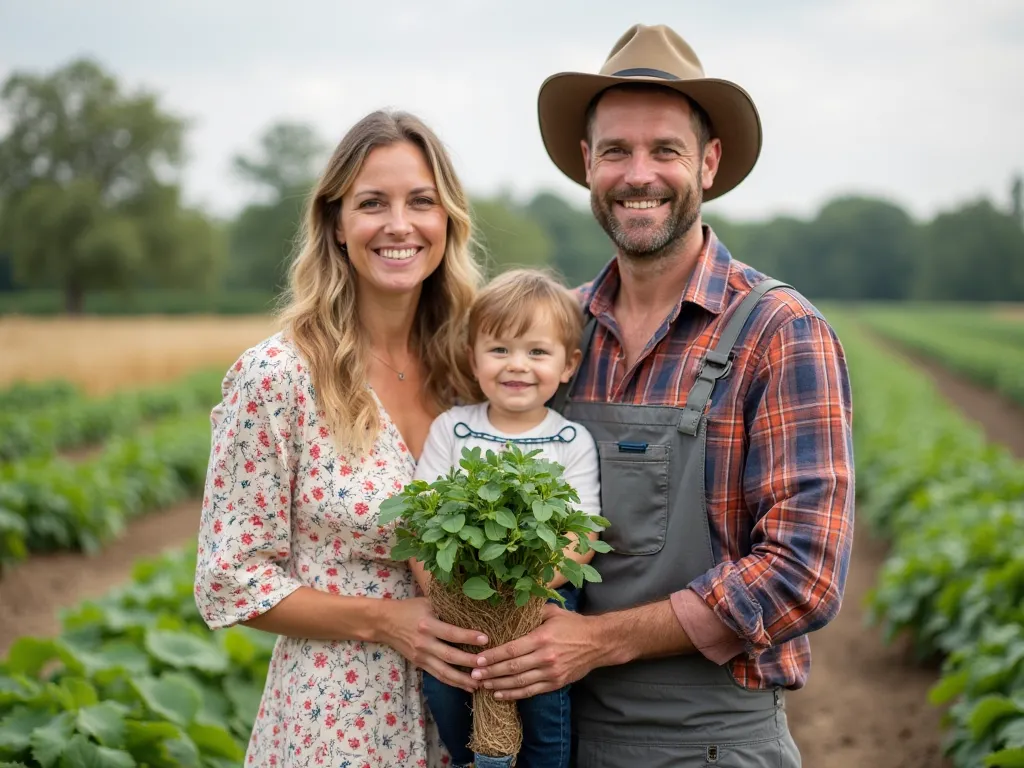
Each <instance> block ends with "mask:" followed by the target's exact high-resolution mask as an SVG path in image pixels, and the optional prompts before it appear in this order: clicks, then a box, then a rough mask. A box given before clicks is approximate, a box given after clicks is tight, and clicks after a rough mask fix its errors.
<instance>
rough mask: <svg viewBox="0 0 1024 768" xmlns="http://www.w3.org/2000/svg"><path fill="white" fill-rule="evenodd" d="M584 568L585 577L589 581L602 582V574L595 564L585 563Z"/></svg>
mask: <svg viewBox="0 0 1024 768" xmlns="http://www.w3.org/2000/svg"><path fill="white" fill-rule="evenodd" d="M582 568H583V578H585V579H586V580H587V581H593V582H597V583H600V582H601V574H600V573H599V572H598V570H597V569H596V568H595V567H594V566H592V565H589V564H587V563H584V564H583V566H582Z"/></svg>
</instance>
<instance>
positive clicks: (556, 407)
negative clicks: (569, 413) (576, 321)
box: [549, 311, 597, 413]
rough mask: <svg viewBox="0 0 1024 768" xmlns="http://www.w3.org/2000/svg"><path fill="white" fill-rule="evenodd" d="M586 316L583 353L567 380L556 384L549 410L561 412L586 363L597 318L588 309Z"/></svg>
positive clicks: (581, 346)
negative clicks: (556, 387)
mask: <svg viewBox="0 0 1024 768" xmlns="http://www.w3.org/2000/svg"><path fill="white" fill-rule="evenodd" d="M586 317H588V318H589V320H588V321H587V324H586V326H585V327H584V328H583V339H582V343H581V345H580V350H581V351H582V353H583V354H582V355H580V364H579V365H578V366H576V370H575V372H574V373H573V375H572V376H571V377H570V379H569V381H568V382H566V383H565V384H559V385H558V389H557V390H556V391H555V394H554V395H553V396H552V398H551V401H550V403H549V407H550V408H551V410H553V411H557V412H558V413H562V412H563V411H564V410H565V404H566V403H567V402H569V393H570V392H572V386H573V384H575V383H576V377H577V376H579V375H580V371H581V370H583V366H584V365H586V363H587V353H588V352H589V351H590V345H591V342H593V340H594V333H595V332H596V331H597V318H596V317H594V316H593V315H591V314H590V312H589V311H588V312H587V313H586Z"/></svg>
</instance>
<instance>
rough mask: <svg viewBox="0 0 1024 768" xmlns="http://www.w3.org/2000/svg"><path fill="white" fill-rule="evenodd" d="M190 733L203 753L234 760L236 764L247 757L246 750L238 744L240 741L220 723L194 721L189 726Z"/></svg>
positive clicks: (190, 736) (239, 763)
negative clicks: (210, 723) (209, 723)
mask: <svg viewBox="0 0 1024 768" xmlns="http://www.w3.org/2000/svg"><path fill="white" fill-rule="evenodd" d="M188 735H189V738H191V739H192V741H193V743H194V744H195V745H196V746H197V747H198V748H199V751H200V753H202V754H203V755H213V756H215V757H223V758H226V759H228V760H233V761H235V765H241V764H242V761H243V760H244V759H245V750H244V749H242V748H241V747H240V746H239V745H238V742H236V741H235V739H234V737H233V736H232V735H231V734H230V733H229V732H228V731H227V730H226V729H225V728H222V727H221V726H219V725H208V724H205V723H193V724H192V725H190V726H189V728H188Z"/></svg>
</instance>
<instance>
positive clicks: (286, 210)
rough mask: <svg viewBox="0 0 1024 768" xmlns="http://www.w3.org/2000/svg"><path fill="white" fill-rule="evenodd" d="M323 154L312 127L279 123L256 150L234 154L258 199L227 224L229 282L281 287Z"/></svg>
mask: <svg viewBox="0 0 1024 768" xmlns="http://www.w3.org/2000/svg"><path fill="white" fill-rule="evenodd" d="M326 153H327V146H326V144H325V143H324V142H323V141H322V140H321V139H320V138H319V137H318V136H317V134H316V132H315V131H314V130H313V128H311V127H310V126H308V125H303V124H300V123H288V122H281V123H276V124H274V125H272V126H270V127H269V128H268V129H267V130H266V131H265V132H264V133H263V135H262V137H261V138H260V140H259V145H258V149H257V151H256V153H255V154H253V155H249V156H245V155H239V156H237V157H235V159H234V163H233V165H234V169H235V172H236V173H237V174H238V175H239V176H240V177H241V178H242V179H244V180H245V181H247V182H248V183H249V184H250V185H252V186H253V187H254V188H255V190H256V191H257V195H258V196H259V197H260V198H262V200H261V201H260V202H254V203H251V204H250V205H248V206H246V207H245V208H244V209H243V210H242V212H241V213H240V214H239V215H238V218H237V219H236V220H235V222H234V225H233V226H232V228H231V235H230V253H231V256H230V262H231V266H230V270H229V275H228V281H229V283H230V284H231V285H232V286H237V287H245V288H255V289H260V290H268V291H277V290H280V289H281V288H282V287H284V285H285V281H286V275H287V267H288V263H289V258H290V256H291V254H292V251H293V250H294V247H295V238H296V234H297V233H298V230H299V225H300V224H301V221H302V216H303V213H304V211H305V205H306V198H307V196H308V195H309V191H310V189H311V187H312V185H313V182H314V180H315V179H316V176H317V173H318V172H319V170H320V166H321V165H322V164H323V163H324V161H325V155H326Z"/></svg>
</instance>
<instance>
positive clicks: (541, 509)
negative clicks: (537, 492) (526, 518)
mask: <svg viewBox="0 0 1024 768" xmlns="http://www.w3.org/2000/svg"><path fill="white" fill-rule="evenodd" d="M532 509H533V516H534V517H536V518H537V520H538V521H539V522H542V523H544V522H547V521H548V520H550V519H551V514H552V512H553V511H554V510H553V509H552V508H551V507H549V506H548V505H547V504H545V503H544V502H543V501H540V500H539V499H538V500H537V501H534V502H533V506H532Z"/></svg>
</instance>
